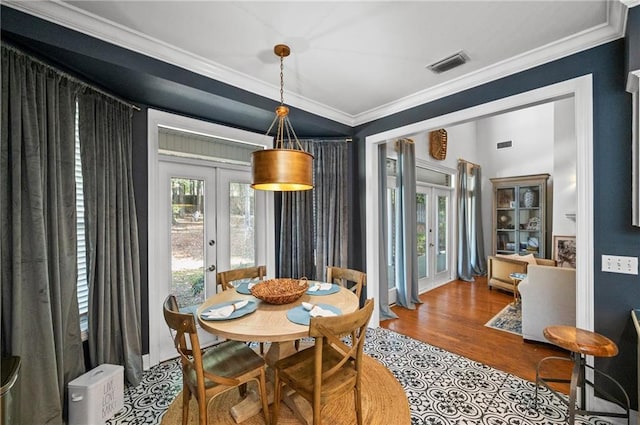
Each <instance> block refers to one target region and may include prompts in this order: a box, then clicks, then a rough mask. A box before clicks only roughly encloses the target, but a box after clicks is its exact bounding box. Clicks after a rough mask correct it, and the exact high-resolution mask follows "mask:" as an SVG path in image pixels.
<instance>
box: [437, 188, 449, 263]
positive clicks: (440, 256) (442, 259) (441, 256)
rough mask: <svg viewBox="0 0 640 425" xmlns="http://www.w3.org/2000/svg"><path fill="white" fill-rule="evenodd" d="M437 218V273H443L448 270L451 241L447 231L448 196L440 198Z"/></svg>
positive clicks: (440, 196)
mask: <svg viewBox="0 0 640 425" xmlns="http://www.w3.org/2000/svg"><path fill="white" fill-rule="evenodd" d="M437 208H438V212H437V218H438V224H437V229H438V239H437V241H436V273H440V272H443V271H445V270H447V264H448V259H447V256H448V253H449V249H448V246H447V245H448V243H447V241H448V240H449V237H448V233H447V230H448V228H449V224H448V221H447V220H448V218H449V197H448V196H442V195H439V196H438V201H437Z"/></svg>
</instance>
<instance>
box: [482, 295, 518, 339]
mask: <svg viewBox="0 0 640 425" xmlns="http://www.w3.org/2000/svg"><path fill="white" fill-rule="evenodd" d="M521 306H522V304H521V303H519V302H518V303H511V304H508V305H507V306H506V307H505V308H503V309H502V310H500V312H499V313H498V314H496V315H495V316H493V317H492V318H491V320H489V321H488V322H487V323H485V326H487V327H489V328H494V329H498V330H500V331H505V332H510V333H512V334H516V335H522V310H521Z"/></svg>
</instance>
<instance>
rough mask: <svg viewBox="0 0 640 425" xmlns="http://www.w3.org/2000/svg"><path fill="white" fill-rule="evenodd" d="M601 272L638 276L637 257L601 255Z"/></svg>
mask: <svg viewBox="0 0 640 425" xmlns="http://www.w3.org/2000/svg"><path fill="white" fill-rule="evenodd" d="M602 271H603V272H610V273H623V274H638V257H622V256H619V255H603V256H602Z"/></svg>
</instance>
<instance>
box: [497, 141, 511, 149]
mask: <svg viewBox="0 0 640 425" xmlns="http://www.w3.org/2000/svg"><path fill="white" fill-rule="evenodd" d="M496 145H497V149H506V148H510V147H511V146H512V145H513V142H512V141H511V140H507V141H506V142H498V143H497V144H496Z"/></svg>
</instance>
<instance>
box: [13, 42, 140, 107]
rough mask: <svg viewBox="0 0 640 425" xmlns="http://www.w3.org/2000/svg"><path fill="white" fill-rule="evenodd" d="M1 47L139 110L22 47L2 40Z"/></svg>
mask: <svg viewBox="0 0 640 425" xmlns="http://www.w3.org/2000/svg"><path fill="white" fill-rule="evenodd" d="M2 47H4V48H6V49H8V50H12V51H14V52H16V53H19V54H21V55H24V56H27V57H28V58H29V60H31V61H33V62H36V63H37V64H39V65H42V66H44V67H45V68H48V69H50V70H53V71H55V72H57V73H58V74H60V75H62V76H63V77H65V78H67V79H68V80H71V81H73V82H76V83H78V84H80V85H82V86H83V87H84V88H90V89H91V90H93V91H95V92H98V93H100V94H102V95H104V96H107V97H109V98H111V99H113V100H115V101H118V102H120V103H122V104H123V105H126V106H128V107H130V108H132V109H134V110H136V111H139V110H140V107H139V106H137V105H134V104H133V103H130V102H127V101H126V100H123V99H121V98H119V97H118V96H116V95H113V94H111V93H108V92H106V91H104V90H102V89H101V88H99V87H97V86H95V85H93V84H91V83H88V82H86V81H84V80H81V79H80V78H78V77H75V76H73V75H71V74H69V73H68V72H65V71H62V70H61V69H59V68H57V67H55V66H53V65H51V64H48V63H46V62H44V61H42V60H40V59H38V58H36V57H35V56H33V55H31V54H30V53H27V52H25V51H23V50H22V49H20V48H18V47H16V46H14V45H12V44H9V43H7V42H5V41H2Z"/></svg>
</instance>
